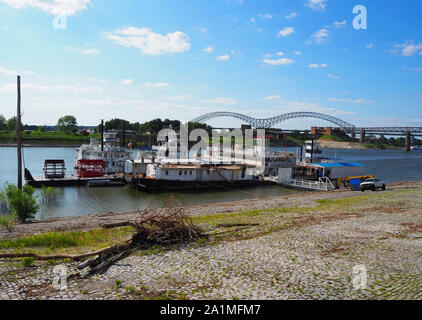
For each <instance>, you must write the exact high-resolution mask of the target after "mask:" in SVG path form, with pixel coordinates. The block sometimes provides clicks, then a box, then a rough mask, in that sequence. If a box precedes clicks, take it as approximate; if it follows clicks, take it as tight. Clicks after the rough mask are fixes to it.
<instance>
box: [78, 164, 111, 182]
mask: <svg viewBox="0 0 422 320" xmlns="http://www.w3.org/2000/svg"><path fill="white" fill-rule="evenodd" d="M104 175H105V163H104V160H79V161H78V177H79V178H101V177H104Z"/></svg>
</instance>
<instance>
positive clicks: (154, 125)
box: [98, 118, 212, 135]
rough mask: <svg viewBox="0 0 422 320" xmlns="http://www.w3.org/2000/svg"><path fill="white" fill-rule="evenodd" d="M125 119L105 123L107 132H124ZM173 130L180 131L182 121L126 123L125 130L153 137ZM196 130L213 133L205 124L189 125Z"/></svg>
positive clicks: (160, 120)
mask: <svg viewBox="0 0 422 320" xmlns="http://www.w3.org/2000/svg"><path fill="white" fill-rule="evenodd" d="M123 122H124V120H123V119H118V118H116V119H112V120H109V121H106V122H105V123H104V130H105V131H112V130H119V131H121V130H123ZM170 127H171V128H172V129H173V130H175V131H179V130H180V121H179V120H169V119H165V120H162V119H154V120H151V121H147V122H144V123H139V122H134V123H131V122H129V121H126V124H125V128H126V130H131V131H135V132H136V133H138V134H145V133H147V132H149V133H150V134H151V135H157V134H158V133H159V132H160V131H161V130H162V129H166V128H170ZM194 129H204V130H207V131H208V132H209V133H211V130H212V127H210V126H208V125H206V124H204V123H192V122H191V123H189V131H191V130H194ZM100 130H101V124H99V125H98V132H100Z"/></svg>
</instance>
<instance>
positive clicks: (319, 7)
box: [305, 0, 328, 11]
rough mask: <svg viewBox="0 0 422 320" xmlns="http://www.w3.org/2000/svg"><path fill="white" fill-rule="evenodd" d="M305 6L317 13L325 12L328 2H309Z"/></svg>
mask: <svg viewBox="0 0 422 320" xmlns="http://www.w3.org/2000/svg"><path fill="white" fill-rule="evenodd" d="M307 1H308V2H307V3H306V4H305V5H306V6H307V7H309V8H311V9H312V10H315V11H325V9H326V8H327V4H328V0H307Z"/></svg>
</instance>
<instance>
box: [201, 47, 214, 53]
mask: <svg viewBox="0 0 422 320" xmlns="http://www.w3.org/2000/svg"><path fill="white" fill-rule="evenodd" d="M203 51H205V52H213V51H214V47H213V46H209V47H208V48H205V49H204V50H203Z"/></svg>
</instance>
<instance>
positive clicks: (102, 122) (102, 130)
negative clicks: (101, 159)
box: [101, 120, 104, 151]
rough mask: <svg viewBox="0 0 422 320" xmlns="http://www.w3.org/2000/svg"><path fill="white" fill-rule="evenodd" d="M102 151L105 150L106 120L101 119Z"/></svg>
mask: <svg viewBox="0 0 422 320" xmlns="http://www.w3.org/2000/svg"><path fill="white" fill-rule="evenodd" d="M101 151H104V120H101Z"/></svg>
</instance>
